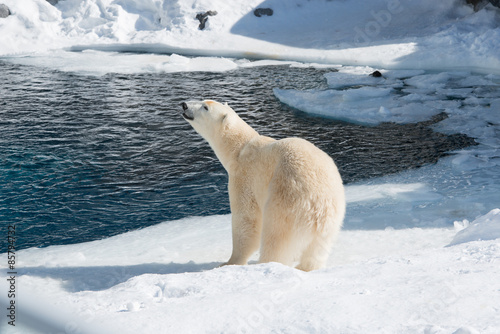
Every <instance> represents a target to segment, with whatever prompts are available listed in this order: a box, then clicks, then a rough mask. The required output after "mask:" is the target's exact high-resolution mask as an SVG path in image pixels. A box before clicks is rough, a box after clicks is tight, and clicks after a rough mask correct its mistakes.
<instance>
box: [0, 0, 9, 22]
mask: <svg viewBox="0 0 500 334" xmlns="http://www.w3.org/2000/svg"><path fill="white" fill-rule="evenodd" d="M9 15H10V9H9V7H7V5H4V4H3V3H0V18H2V19H4V18H6V17H7V16H9Z"/></svg>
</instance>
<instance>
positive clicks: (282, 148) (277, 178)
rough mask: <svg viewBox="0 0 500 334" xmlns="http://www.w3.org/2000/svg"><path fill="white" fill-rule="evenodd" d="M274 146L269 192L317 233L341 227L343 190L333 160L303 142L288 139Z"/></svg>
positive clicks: (343, 210) (343, 211)
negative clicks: (276, 196)
mask: <svg viewBox="0 0 500 334" xmlns="http://www.w3.org/2000/svg"><path fill="white" fill-rule="evenodd" d="M272 145H273V146H274V147H273V150H272V151H273V154H276V157H277V161H276V165H275V170H274V174H273V177H272V179H271V182H270V185H269V186H270V189H269V190H270V191H271V192H272V193H274V194H277V195H278V196H279V197H281V198H282V200H283V201H284V202H285V203H286V205H285V206H286V207H289V208H293V211H294V212H296V213H300V215H296V217H297V219H298V220H300V221H301V222H302V223H306V224H314V225H316V227H317V228H318V229H323V228H324V227H326V226H325V225H329V224H336V225H339V224H342V221H343V218H344V213H345V195H344V187H343V185H342V179H341V177H340V174H339V172H338V169H337V166H336V165H335V163H334V162H333V160H332V158H330V156H328V155H327V154H326V153H325V152H323V151H322V150H320V149H319V148H317V147H316V146H314V145H313V144H312V143H310V142H308V141H307V140H304V139H300V138H286V139H282V140H278V141H276V142H274V143H273V144H272ZM338 228H340V225H339V226H338Z"/></svg>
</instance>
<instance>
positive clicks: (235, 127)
mask: <svg viewBox="0 0 500 334" xmlns="http://www.w3.org/2000/svg"><path fill="white" fill-rule="evenodd" d="M258 136H259V134H258V133H257V131H255V130H254V129H253V128H252V127H251V126H250V125H248V124H247V123H246V122H245V121H244V120H242V119H241V118H240V117H239V116H238V115H237V114H236V113H234V114H229V115H228V116H227V119H226V120H225V121H224V123H223V126H222V128H221V131H220V132H219V133H216V134H215V136H213V138H212V140H209V144H210V146H211V147H212V149H213V150H214V152H215V154H216V155H217V158H219V160H220V162H221V163H222V165H223V166H224V168H225V169H226V171H227V172H228V173H231V171H232V170H234V168H236V167H237V166H236V165H237V163H238V155H239V154H240V152H241V150H242V149H243V148H244V147H245V145H246V144H248V142H249V141H250V140H251V139H252V138H255V137H258Z"/></svg>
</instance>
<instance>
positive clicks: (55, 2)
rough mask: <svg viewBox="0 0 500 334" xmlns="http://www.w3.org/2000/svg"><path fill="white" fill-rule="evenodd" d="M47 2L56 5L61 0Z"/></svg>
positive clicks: (48, 0)
mask: <svg viewBox="0 0 500 334" xmlns="http://www.w3.org/2000/svg"><path fill="white" fill-rule="evenodd" d="M47 2H48V3H50V4H51V5H52V6H55V5H57V3H58V2H59V0H47Z"/></svg>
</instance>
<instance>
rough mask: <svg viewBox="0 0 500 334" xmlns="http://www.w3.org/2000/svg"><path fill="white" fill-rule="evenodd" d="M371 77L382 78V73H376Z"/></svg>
mask: <svg viewBox="0 0 500 334" xmlns="http://www.w3.org/2000/svg"><path fill="white" fill-rule="evenodd" d="M370 76H372V77H375V78H380V77H382V73H380V72H379V71H375V72H373V73H372V74H370Z"/></svg>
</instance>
